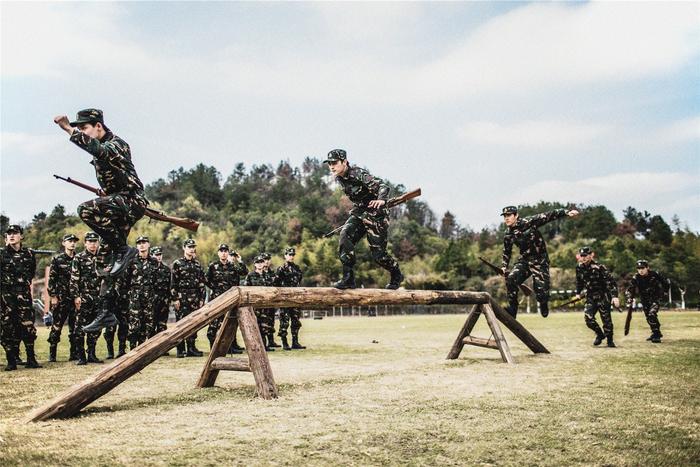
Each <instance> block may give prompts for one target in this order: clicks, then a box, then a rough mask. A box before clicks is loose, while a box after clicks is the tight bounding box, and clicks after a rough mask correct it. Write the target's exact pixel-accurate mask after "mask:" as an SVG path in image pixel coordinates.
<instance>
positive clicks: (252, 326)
mask: <svg viewBox="0 0 700 467" xmlns="http://www.w3.org/2000/svg"><path fill="white" fill-rule="evenodd" d="M238 327H239V328H241V334H243V341H244V342H245V349H246V352H248V363H249V364H250V370H251V371H252V372H253V377H254V378H255V385H256V386H257V388H258V395H259V396H260V397H262V398H263V399H276V398H277V395H278V393H277V385H276V384H275V379H274V377H273V376H272V368H271V367H270V360H269V359H268V358H267V352H265V345H264V344H263V341H262V336H261V335H260V328H258V320H257V319H255V313H253V309H252V308H250V307H245V308H239V309H238Z"/></svg>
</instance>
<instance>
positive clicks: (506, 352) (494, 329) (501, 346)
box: [482, 303, 515, 364]
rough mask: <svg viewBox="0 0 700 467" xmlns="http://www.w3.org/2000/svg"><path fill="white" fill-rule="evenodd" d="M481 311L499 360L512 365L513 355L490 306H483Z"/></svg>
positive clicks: (513, 361)
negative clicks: (494, 343) (498, 354)
mask: <svg viewBox="0 0 700 467" xmlns="http://www.w3.org/2000/svg"><path fill="white" fill-rule="evenodd" d="M482 310H483V313H484V317H485V318H486V322H487V323H488V325H489V328H491V334H493V337H494V339H495V340H496V347H497V348H498V351H499V352H501V358H503V361H504V362H506V363H510V364H514V363H515V360H513V355H511V353H510V347H508V342H506V338H505V336H503V331H501V327H500V326H499V325H498V320H497V319H496V315H494V313H493V309H492V308H491V305H489V304H488V303H487V304H486V305H483V306H482Z"/></svg>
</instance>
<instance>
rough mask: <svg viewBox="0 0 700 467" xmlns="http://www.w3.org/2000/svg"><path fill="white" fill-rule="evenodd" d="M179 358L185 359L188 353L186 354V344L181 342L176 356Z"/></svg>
mask: <svg viewBox="0 0 700 467" xmlns="http://www.w3.org/2000/svg"><path fill="white" fill-rule="evenodd" d="M175 356H176V357H177V358H185V356H186V352H185V343H184V342H180V343H179V344H177V353H176V354H175Z"/></svg>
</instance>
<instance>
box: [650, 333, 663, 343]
mask: <svg viewBox="0 0 700 467" xmlns="http://www.w3.org/2000/svg"><path fill="white" fill-rule="evenodd" d="M662 337H663V336H662V335H661V333H660V332H655V333H653V334H652V335H651V342H653V343H654V344H660V343H661V338H662Z"/></svg>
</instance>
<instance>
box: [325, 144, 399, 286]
mask: <svg viewBox="0 0 700 467" xmlns="http://www.w3.org/2000/svg"><path fill="white" fill-rule="evenodd" d="M324 162H325V163H327V164H328V167H329V168H330V171H331V172H332V173H333V175H335V177H336V181H337V182H338V183H340V185H341V186H342V187H343V191H344V192H345V194H346V195H347V196H348V198H350V201H352V203H353V208H352V210H351V211H350V217H348V219H347V220H346V221H345V225H343V228H342V230H341V231H340V244H339V256H340V262H341V263H342V264H343V277H342V279H341V280H339V281H338V282H336V283H335V284H334V285H333V286H334V287H336V288H338V289H354V288H355V272H354V266H355V245H356V244H357V242H359V241H360V240H361V239H362V237H363V236H365V234H366V235H367V242H368V243H369V249H370V252H371V253H372V258H373V259H374V261H375V262H376V263H377V264H378V265H379V266H381V267H382V268H384V269H386V270H387V271H389V273H390V274H391V279H390V280H389V283H388V284H387V286H386V288H387V289H398V288H399V286H400V285H401V281H403V274H401V269H400V268H399V263H398V262H397V261H396V260H395V259H394V258H393V257H392V256H391V255H389V253H388V252H387V251H386V247H387V241H388V240H387V236H388V233H389V211H388V209H387V208H386V202H387V200H388V199H389V191H390V190H389V186H388V185H387V184H386V183H384V181H382V180H381V179H379V178H377V177H374V176H372V175H371V174H370V173H369V172H368V171H367V170H365V169H362V168H360V167H357V166H351V165H350V164H349V162H348V160H347V154H346V152H345V151H344V150H343V149H333V150H332V151H330V152H329V153H328V157H327V158H326V160H325V161H324Z"/></svg>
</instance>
